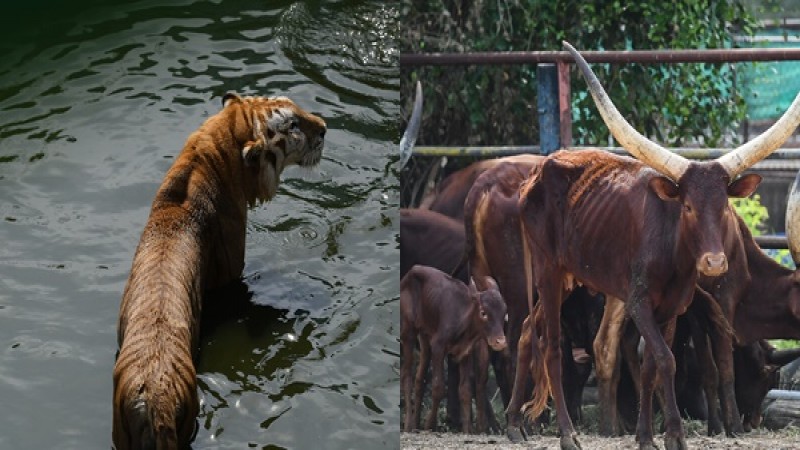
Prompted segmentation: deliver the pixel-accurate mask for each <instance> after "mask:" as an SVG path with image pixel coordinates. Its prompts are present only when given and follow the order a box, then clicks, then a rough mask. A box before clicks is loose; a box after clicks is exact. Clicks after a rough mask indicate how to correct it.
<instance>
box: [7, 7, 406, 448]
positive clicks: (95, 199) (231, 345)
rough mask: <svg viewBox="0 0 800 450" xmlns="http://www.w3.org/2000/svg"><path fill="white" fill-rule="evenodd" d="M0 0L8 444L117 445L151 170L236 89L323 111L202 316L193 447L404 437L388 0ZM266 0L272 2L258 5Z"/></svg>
mask: <svg viewBox="0 0 800 450" xmlns="http://www.w3.org/2000/svg"><path fill="white" fill-rule="evenodd" d="M6 3H7V2H4V4H3V5H2V6H0V25H2V26H0V54H2V55H3V57H2V58H0V399H1V400H2V402H3V405H4V409H5V412H4V414H3V419H2V420H0V448H14V449H29V448H30V449H43V448H59V449H87V448H109V447H110V445H111V388H112V387H111V381H112V380H111V372H112V367H113V364H114V356H115V352H116V350H117V342H116V320H117V314H118V310H119V301H120V298H121V294H122V290H123V288H124V284H125V281H126V279H127V276H128V272H129V270H130V264H131V259H132V257H133V252H134V249H135V247H136V244H137V243H138V240H139V235H140V233H141V230H142V228H143V226H144V223H145V221H146V219H147V215H148V213H149V208H150V203H151V201H152V198H153V195H154V194H155V191H156V188H157V187H158V185H159V183H160V181H161V180H162V178H163V175H164V173H165V171H166V170H167V168H168V167H169V166H170V165H171V164H172V162H173V160H174V158H175V156H176V155H177V153H178V152H179V151H180V149H181V148H182V146H183V143H184V141H185V139H186V137H187V136H188V135H189V134H190V133H191V132H192V131H194V130H195V129H196V128H197V127H198V126H199V125H200V124H201V123H202V122H203V121H204V120H205V119H206V118H207V117H208V116H210V115H212V114H214V113H216V112H217V111H218V110H219V108H220V106H221V96H222V95H223V94H224V93H225V92H227V91H237V92H239V93H241V94H250V95H252V94H262V95H278V94H280V95H287V96H289V97H291V98H292V99H293V100H294V101H295V102H297V103H298V104H299V105H301V106H302V107H303V108H305V109H307V110H309V111H311V112H314V113H316V114H318V115H320V116H322V117H323V118H324V119H325V120H326V122H327V124H328V127H329V131H328V133H327V135H326V144H325V149H324V154H323V160H322V163H321V164H320V166H319V168H318V169H316V170H302V169H297V168H291V169H287V171H286V172H285V173H284V177H283V184H282V187H281V189H280V190H279V194H278V196H277V197H276V198H275V199H274V200H273V201H272V202H271V203H268V204H266V205H263V206H260V207H257V208H254V209H252V210H251V211H250V217H249V222H248V227H247V228H248V239H247V253H246V266H245V271H244V276H243V283H241V284H239V285H234V286H231V287H230V288H227V289H224V290H221V291H219V292H216V293H214V295H213V298H212V304H213V305H215V306H214V307H211V308H207V309H206V310H205V311H204V313H205V317H204V322H205V323H204V325H205V326H204V338H203V339H202V347H201V353H200V358H199V361H198V378H199V387H200V390H201V402H202V406H201V413H200V417H199V431H198V434H197V438H196V440H195V443H194V446H193V447H194V448H236V449H239V448H279V447H286V448H367V447H373V448H374V447H396V446H398V445H399V442H398V441H397V424H398V423H399V422H400V420H399V411H398V404H399V392H398V389H397V379H398V378H397V364H398V363H399V351H398V345H397V338H396V335H397V334H398V331H397V329H396V325H395V324H396V323H397V322H398V318H397V312H396V310H397V299H398V290H399V289H398V277H397V267H398V259H399V258H398V250H397V243H396V241H397V233H398V231H397V230H398V227H397V212H396V211H397V208H398V205H399V182H398V177H397V172H396V171H395V169H394V165H393V162H394V161H396V157H395V156H394V154H395V151H396V139H397V132H396V126H397V121H396V118H397V116H398V113H399V105H398V103H399V94H398V92H399V74H398V68H397V47H396V45H395V42H394V37H395V36H396V33H397V27H398V24H397V11H395V10H394V9H392V8H388V7H385V6H381V4H379V3H375V2H363V1H338V2H337V1H327V2H320V1H317V2H314V1H309V2H288V1H283V2H269V3H263V2H259V3H255V2H244V1H224V2H220V1H197V2H191V1H167V2H163V1H162V2H153V1H114V2H109V1H98V0H95V1H91V2H81V3H80V5H76V4H73V3H66V2H52V1H28V2H24V5H23V6H8V5H6ZM265 5H269V8H266V7H265Z"/></svg>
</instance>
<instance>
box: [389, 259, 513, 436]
mask: <svg viewBox="0 0 800 450" xmlns="http://www.w3.org/2000/svg"><path fill="white" fill-rule="evenodd" d="M487 284H488V285H489V288H488V289H487V290H485V291H483V292H479V291H478V289H477V288H476V287H475V283H474V282H472V283H470V285H469V287H467V286H466V285H465V284H464V283H462V282H460V281H458V280H456V279H454V278H453V277H450V276H449V275H447V274H445V273H443V272H441V271H439V270H437V269H434V268H431V267H425V266H414V267H412V268H411V269H410V270H409V271H408V273H407V274H406V275H405V276H404V277H403V279H402V280H401V281H400V350H401V362H400V380H401V389H402V394H403V397H404V399H405V405H406V412H405V424H404V428H403V429H404V431H411V430H413V429H415V428H418V426H419V415H420V410H421V408H422V394H423V392H424V388H425V374H426V372H427V370H428V364H429V363H430V362H432V363H433V366H432V372H433V376H432V380H431V385H432V389H431V397H432V404H431V409H430V411H429V412H428V415H427V417H426V419H425V428H427V429H430V430H433V429H434V428H435V426H436V415H437V412H438V409H439V403H440V402H441V400H442V397H443V396H444V390H445V388H444V386H445V385H444V379H443V372H444V357H445V355H447V354H450V355H452V356H453V357H454V358H455V360H456V361H458V362H460V368H459V369H460V371H461V373H462V377H461V383H460V386H459V396H460V398H461V407H462V413H461V418H462V421H461V423H462V430H463V431H464V432H465V433H469V432H470V425H471V423H470V417H471V406H470V403H471V402H470V399H471V398H472V395H471V394H472V393H471V388H470V383H469V377H467V376H465V374H467V373H469V372H470V370H469V362H470V358H469V357H468V355H469V354H470V352H471V350H472V348H473V346H474V345H475V344H478V345H481V344H480V343H479V341H481V340H483V339H485V340H486V341H487V342H488V344H489V345H490V346H491V347H492V348H493V349H494V350H498V351H499V350H503V349H504V348H505V347H506V338H505V335H504V334H503V322H504V320H505V316H506V305H505V302H504V301H503V298H502V296H501V295H500V291H499V290H498V289H497V284H496V283H495V282H494V280H487ZM416 340H418V341H419V347H420V358H419V366H418V367H417V372H416V378H415V380H414V391H413V393H414V398H413V403H412V400H411V394H412V390H411V376H412V370H413V365H414V343H415V341H416ZM477 384H478V386H477V388H476V389H477V390H482V389H485V387H484V386H480V383H477ZM477 394H478V395H477V398H478V399H481V398H485V396H486V394H485V392H478V393H477ZM479 406H480V405H479ZM483 412H484V409H483V408H480V407H479V408H477V414H478V421H479V423H480V422H481V421H482V420H485V418H483V417H482V415H483Z"/></svg>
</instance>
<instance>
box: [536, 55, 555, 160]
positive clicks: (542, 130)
mask: <svg viewBox="0 0 800 450" xmlns="http://www.w3.org/2000/svg"><path fill="white" fill-rule="evenodd" d="M536 79H537V80H538V86H537V89H538V98H539V101H538V105H537V106H538V108H537V110H538V112H539V146H540V148H541V151H542V154H543V155H549V154H550V153H553V152H554V151H556V150H558V149H559V148H560V147H561V143H560V142H559V134H560V127H559V118H558V116H559V108H558V70H557V69H556V65H555V64H539V65H537V66H536Z"/></svg>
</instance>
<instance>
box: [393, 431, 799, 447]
mask: <svg viewBox="0 0 800 450" xmlns="http://www.w3.org/2000/svg"><path fill="white" fill-rule="evenodd" d="M528 439H529V440H528V441H527V442H526V443H524V444H512V443H511V442H510V441H509V440H508V438H506V437H505V436H503V435H494V436H489V435H468V434H456V433H439V432H427V431H426V432H419V433H401V434H400V447H401V448H403V449H409V450H412V449H437V450H438V449H472V450H477V449H481V450H488V449H537V450H545V449H547V450H558V448H559V446H558V437H556V436H530V437H529V438H528ZM578 441H579V442H580V444H581V446H582V447H583V448H584V450H628V449H631V450H636V449H637V448H638V447H637V446H636V443H635V442H634V437H633V436H624V437H618V438H605V437H600V436H598V435H592V434H579V435H578ZM686 442H687V444H688V445H689V448H690V449H698V450H700V449H702V450H723V449H752V450H756V449H757V450H800V429H798V428H794V427H789V428H784V429H782V430H778V431H769V430H764V429H759V430H755V431H752V432H750V433H747V434H746V435H744V436H742V437H736V438H726V437H720V436H717V437H708V436H703V435H699V434H696V433H691V432H690V433H689V436H688V437H687V439H686ZM663 444H664V441H663V437H662V436H657V437H656V445H658V446H659V447H661V448H663Z"/></svg>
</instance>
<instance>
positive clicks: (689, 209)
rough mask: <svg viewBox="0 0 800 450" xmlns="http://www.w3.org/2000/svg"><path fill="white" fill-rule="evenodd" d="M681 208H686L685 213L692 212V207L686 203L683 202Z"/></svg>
mask: <svg viewBox="0 0 800 450" xmlns="http://www.w3.org/2000/svg"><path fill="white" fill-rule="evenodd" d="M683 209H684V210H686V212H687V213H690V212H692V207H691V205H689V204H688V203H684V204H683Z"/></svg>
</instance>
